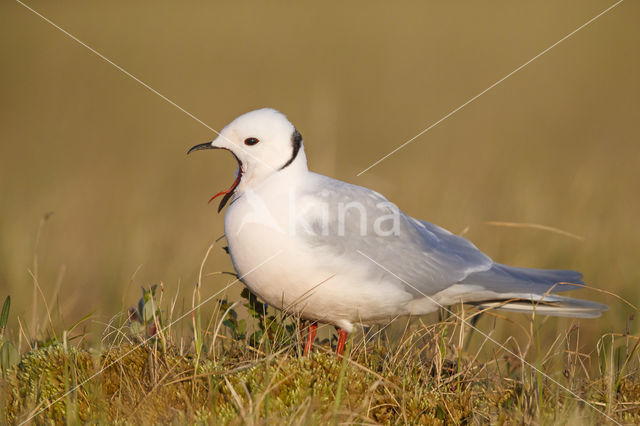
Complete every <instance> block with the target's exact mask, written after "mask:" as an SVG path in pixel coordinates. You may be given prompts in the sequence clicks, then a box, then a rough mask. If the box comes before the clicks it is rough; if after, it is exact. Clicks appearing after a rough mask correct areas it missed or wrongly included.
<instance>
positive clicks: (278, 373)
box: [7, 345, 640, 424]
mask: <svg viewBox="0 0 640 426" xmlns="http://www.w3.org/2000/svg"><path fill="white" fill-rule="evenodd" d="M373 349H375V348H373ZM231 353H232V354H234V357H233V358H223V359H221V360H218V361H217V363H215V364H214V363H213V362H212V361H207V360H204V361H200V362H198V363H197V367H196V361H195V359H194V358H193V357H191V356H180V355H179V354H178V353H177V352H176V351H175V350H168V351H167V352H166V353H162V352H159V351H156V350H154V348H152V347H145V346H141V347H133V346H130V345H121V346H114V347H111V348H108V349H107V350H105V351H104V352H102V353H98V354H95V355H92V354H91V353H90V352H88V351H86V350H82V349H69V350H68V351H65V350H64V349H63V348H62V347H60V346H52V347H48V348H43V349H39V350H37V351H33V352H31V353H29V354H27V355H25V356H24V357H23V358H22V360H21V362H20V363H19V364H18V365H17V366H16V367H14V369H13V370H11V371H10V376H9V378H8V381H7V383H8V384H9V388H10V391H9V398H8V403H7V408H8V410H7V411H8V420H9V422H10V423H16V422H19V421H22V420H26V418H27V417H28V415H29V413H33V412H34V410H35V409H36V407H38V408H39V409H42V408H44V411H43V412H42V413H40V414H38V417H37V422H38V423H49V422H53V423H62V422H65V421H68V420H71V421H73V420H74V419H75V420H78V421H80V422H82V423H99V424H111V423H120V424H159V423H172V422H173V423H191V424H207V423H209V424H239V423H252V422H253V423H262V422H268V423H278V422H293V423H325V422H345V423H351V422H355V423H370V422H373V423H381V424H398V423H412V424H459V423H463V424H464V423H514V422H518V423H523V422H524V423H527V422H531V421H537V422H539V423H553V422H557V421H558V420H559V419H560V418H561V416H565V417H567V416H569V417H570V416H577V415H580V416H584V415H585V414H587V412H586V411H585V410H590V409H589V408H586V407H584V406H583V405H581V404H577V403H576V401H575V399H573V398H572V397H571V396H569V395H567V394H566V393H564V392H561V391H559V388H558V387H557V386H556V385H554V384H552V383H548V382H547V383H545V386H544V394H543V401H544V406H543V407H541V409H540V410H537V408H536V404H537V402H536V401H537V396H536V393H535V389H536V388H535V386H533V382H528V381H527V382H524V383H522V382H520V381H518V380H514V379H509V380H504V379H503V378H502V377H501V376H500V375H499V374H496V371H487V370H486V369H485V368H486V367H483V366H481V365H475V364H473V363H471V362H470V361H469V360H466V359H461V360H458V359H456V360H452V359H444V360H442V361H439V362H436V360H435V359H428V358H424V357H422V358H421V357H420V356H413V355H412V354H409V355H411V356H406V357H405V358H403V361H399V360H397V359H394V358H390V356H389V354H387V353H386V351H384V350H379V351H376V350H372V351H368V356H367V357H366V358H365V357H364V356H363V355H362V354H360V355H358V354H356V356H355V357H354V358H353V360H352V361H348V362H347V363H346V370H345V376H344V382H343V384H344V388H343V389H344V391H343V394H342V395H340V401H341V403H340V404H339V405H338V406H337V407H336V406H335V404H336V402H335V401H336V397H337V395H336V392H337V382H338V377H339V376H340V372H341V369H342V368H343V364H342V362H341V361H340V360H338V359H337V358H336V357H335V355H333V354H324V353H316V354H314V355H313V356H312V357H310V358H300V357H298V356H297V355H296V353H295V351H293V350H291V351H289V352H284V353H281V354H278V355H277V356H270V357H266V358H255V355H251V356H249V355H247V352H246V351H245V352H242V351H239V352H231ZM241 353H243V354H244V355H242V356H241V355H239V354H241ZM98 372H100V374H97V375H96V376H95V378H93V379H92V380H90V381H88V382H87V383H85V384H82V382H83V381H84V380H86V379H88V378H91V377H92V376H93V375H95V374H96V373H98ZM480 373H483V377H482V378H480V377H478V376H479V375H480ZM74 383H78V384H81V386H79V387H78V389H77V390H76V391H75V392H73V393H72V394H71V395H70V398H66V397H63V398H60V397H61V396H63V395H64V394H65V392H66V391H67V390H69V389H70V388H71V387H73V385H74ZM579 393H580V394H581V395H582V396H584V397H585V399H588V400H593V401H596V400H598V398H599V397H600V396H601V395H602V383H600V382H598V381H594V382H591V383H590V385H589V384H585V386H583V388H581V390H580V391H579ZM616 398H617V401H616V403H617V406H616V407H618V410H617V411H614V412H616V413H619V414H616V415H617V416H618V418H619V419H620V420H624V421H625V422H632V423H633V422H637V421H638V420H639V419H640V412H639V411H640V410H639V408H638V407H639V406H638V405H634V404H633V403H634V402H637V401H639V400H640V381H639V380H638V379H637V377H635V376H630V377H628V378H625V379H624V380H622V381H621V382H620V386H619V387H618V389H617V394H616ZM54 401H56V402H55V403H54V404H51V403H52V402H54ZM49 404H51V406H49ZM576 413H577V414H576ZM588 414H591V415H592V416H594V413H593V412H591V411H588ZM595 415H597V413H596V414H595ZM559 416H560V417H559ZM573 418H577V417H573ZM591 418H594V419H595V418H596V417H591ZM536 419H537V420H536ZM598 420H602V419H601V418H598Z"/></svg>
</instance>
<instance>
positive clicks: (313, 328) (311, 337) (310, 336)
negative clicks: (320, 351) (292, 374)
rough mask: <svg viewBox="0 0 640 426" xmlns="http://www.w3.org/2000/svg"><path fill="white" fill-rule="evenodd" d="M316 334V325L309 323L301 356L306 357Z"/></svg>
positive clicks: (313, 322) (315, 323)
mask: <svg viewBox="0 0 640 426" xmlns="http://www.w3.org/2000/svg"><path fill="white" fill-rule="evenodd" d="M317 332H318V323H317V322H315V321H311V322H310V323H309V327H308V329H307V341H306V343H305V344H304V352H303V354H302V355H303V356H307V354H308V353H309V351H310V350H311V345H313V341H314V340H316V333H317Z"/></svg>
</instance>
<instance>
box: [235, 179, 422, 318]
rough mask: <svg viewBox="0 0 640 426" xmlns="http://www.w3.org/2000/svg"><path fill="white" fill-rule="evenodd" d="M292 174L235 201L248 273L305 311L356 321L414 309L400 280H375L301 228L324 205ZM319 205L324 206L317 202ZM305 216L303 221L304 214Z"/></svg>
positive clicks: (263, 290) (238, 242) (281, 300)
mask: <svg viewBox="0 0 640 426" xmlns="http://www.w3.org/2000/svg"><path fill="white" fill-rule="evenodd" d="M299 184H300V182H295V183H292V182H291V181H290V180H289V181H288V183H287V181H286V180H282V179H281V180H280V181H279V182H270V183H269V184H266V185H263V186H261V187H259V188H258V190H257V191H255V192H254V191H250V190H245V191H244V192H243V193H242V194H241V196H240V197H239V198H238V199H237V200H235V201H234V202H233V203H232V204H231V205H230V206H229V208H228V210H227V213H226V215H225V234H226V237H227V241H228V243H229V251H230V253H231V259H232V262H233V264H234V267H235V268H236V270H237V272H238V274H239V276H240V277H241V280H242V281H243V282H244V283H245V284H246V285H247V287H249V289H250V290H251V291H253V292H254V293H255V294H257V295H258V296H259V297H260V298H262V299H263V300H265V301H266V302H267V303H269V304H270V305H272V306H275V307H277V308H278V309H282V310H284V311H286V312H291V313H299V314H301V316H302V317H303V318H307V319H312V320H316V321H320V322H326V323H332V324H335V325H337V326H339V327H342V328H344V329H346V330H349V331H350V330H351V329H352V328H353V326H352V324H353V323H356V322H359V321H364V322H365V323H366V322H371V321H376V320H384V319H388V318H390V317H393V316H395V315H399V314H407V313H408V312H406V311H405V306H406V304H407V303H408V302H409V300H410V299H411V297H410V296H409V295H408V294H406V293H404V292H402V291H400V292H399V291H398V288H397V287H396V286H394V285H390V284H388V283H383V282H371V274H367V273H366V271H364V270H359V269H358V268H357V267H356V266H353V265H344V264H341V258H340V257H339V256H337V257H336V256H335V255H334V254H332V253H327V252H325V251H324V250H323V248H322V247H317V246H316V247H312V246H310V245H309V243H308V242H307V241H308V240H307V239H305V238H301V236H300V235H297V233H299V232H300V231H301V230H300V226H297V225H300V223H296V220H295V217H296V216H295V215H297V214H299V213H301V212H302V214H303V215H305V220H307V221H309V222H310V221H312V220H309V217H308V216H309V215H311V216H312V215H313V214H315V213H317V212H318V211H319V208H316V206H313V205H309V203H313V202H314V201H313V198H310V197H309V196H308V195H307V196H300V194H299V192H298V191H296V186H297V185H299ZM317 207H319V206H317ZM298 222H300V221H298Z"/></svg>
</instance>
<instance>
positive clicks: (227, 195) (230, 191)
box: [187, 142, 242, 213]
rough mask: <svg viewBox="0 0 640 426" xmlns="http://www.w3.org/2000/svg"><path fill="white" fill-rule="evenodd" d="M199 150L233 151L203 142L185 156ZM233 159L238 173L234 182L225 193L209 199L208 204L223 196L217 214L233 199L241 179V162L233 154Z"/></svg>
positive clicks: (219, 193)
mask: <svg viewBox="0 0 640 426" xmlns="http://www.w3.org/2000/svg"><path fill="white" fill-rule="evenodd" d="M201 149H226V150H227V151H229V152H230V153H231V154H233V151H231V150H230V149H227V148H223V147H220V146H215V145H213V142H205V143H201V144H199V145H196V146H194V147H192V148H191V149H189V151H187V155H188V154H191V153H192V152H193V151H200V150H201ZM233 158H235V159H236V161H237V162H238V172H237V174H236V180H235V181H234V182H233V184H232V185H231V187H229V189H227V190H225V191H220V192H218V193H217V194H216V195H214V196H213V197H211V199H210V200H209V202H212V201H213V200H215V199H216V198H218V197H219V196H221V195H224V197H222V200H221V201H220V204H219V205H218V213H220V210H222V208H223V207H224V206H225V205H226V204H227V203H228V202H229V200H230V199H231V197H233V194H234V192H235V189H236V187H237V186H238V184H239V183H240V179H242V161H240V159H239V158H238V157H236V155H235V154H233Z"/></svg>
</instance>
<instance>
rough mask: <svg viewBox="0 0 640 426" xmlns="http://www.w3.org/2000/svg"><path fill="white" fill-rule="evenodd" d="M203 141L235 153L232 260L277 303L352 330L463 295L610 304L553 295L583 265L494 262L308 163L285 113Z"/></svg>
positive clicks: (575, 310) (569, 307)
mask: <svg viewBox="0 0 640 426" xmlns="http://www.w3.org/2000/svg"><path fill="white" fill-rule="evenodd" d="M206 148H223V149H227V150H229V151H231V152H232V153H233V154H234V156H235V157H236V159H237V160H238V163H239V170H238V179H237V180H236V182H234V185H233V186H232V187H231V188H230V189H229V190H228V191H224V192H223V193H221V194H224V195H225V198H224V199H223V202H222V203H221V207H220V208H222V207H223V206H224V204H226V203H227V202H228V201H230V204H229V206H228V208H227V211H226V214H225V235H226V237H227V240H228V243H229V249H230V254H231V259H232V261H233V264H234V266H235V268H236V270H237V272H238V274H239V276H241V277H242V281H243V282H244V283H245V284H246V285H247V287H249V289H251V291H253V292H254V293H256V294H257V295H258V296H260V297H261V298H262V299H264V300H265V301H266V302H268V303H269V304H270V305H272V306H275V307H277V308H279V309H283V310H285V311H288V312H295V313H299V314H300V315H301V316H302V317H303V318H305V319H309V320H312V321H318V322H325V323H330V324H334V325H336V326H337V327H340V328H342V329H344V330H346V331H351V330H352V329H353V326H354V324H357V323H363V324H367V323H373V322H380V321H387V320H389V319H391V318H394V317H396V316H398V315H422V314H426V313H429V312H433V311H435V310H437V309H438V308H439V306H440V305H452V304H457V303H460V302H464V303H473V304H478V305H481V306H485V307H495V308H499V309H505V310H512V311H519V312H531V311H532V310H533V309H536V311H537V312H538V313H540V314H546V315H558V316H571V317H597V316H599V315H600V313H601V311H604V310H606V309H607V307H606V306H605V305H602V304H599V303H595V302H589V301H584V300H578V299H572V298H567V297H561V296H557V295H556V294H552V293H556V292H559V291H566V290H571V289H574V288H576V286H575V285H571V284H569V283H573V284H577V285H580V284H583V283H582V275H581V274H580V273H578V272H574V271H564V270H540V269H527V268H515V267H510V266H506V265H501V264H498V263H494V262H493V261H492V260H491V259H490V258H489V257H488V256H487V255H485V254H484V253H482V252H481V251H480V250H478V249H477V248H476V247H475V246H474V245H473V244H472V243H471V242H469V241H467V240H466V239H464V238H462V237H460V236H457V235H454V234H452V233H450V232H448V231H446V230H445V229H442V228H440V227H438V226H436V225H433V224H431V223H428V222H424V221H420V220H417V219H414V218H411V217H409V216H407V215H405V214H404V213H402V212H401V211H400V210H398V209H397V207H395V206H394V205H393V204H391V203H390V202H389V201H388V200H387V199H386V198H384V197H383V196H382V195H380V194H378V193H376V192H374V191H372V190H370V189H367V188H363V187H360V186H356V185H351V184H349V183H345V182H341V181H338V180H335V179H331V178H329V177H326V176H323V175H319V174H316V173H313V172H310V171H309V170H308V168H307V160H306V156H305V152H304V146H303V145H302V138H301V136H300V134H299V133H298V132H297V130H296V129H295V128H294V126H293V125H292V124H291V123H289V121H288V120H287V119H286V117H285V116H284V115H283V114H281V113H279V112H278V111H275V110H273V109H261V110H257V111H252V112H249V113H247V114H244V115H242V116H240V117H238V118H237V119H235V120H234V121H233V122H231V123H230V124H229V125H228V126H226V127H225V128H224V129H223V130H222V131H221V133H220V135H219V137H218V138H216V139H215V140H214V141H213V142H211V143H207V144H201V145H197V146H196V147H194V148H192V150H197V149H206ZM190 152H191V151H190ZM221 194H219V195H221ZM274 256H275V257H274ZM270 258H272V259H270ZM268 259H270V260H268ZM267 260H268V261H267ZM265 261H266V262H265ZM263 263H264V264H263ZM534 302H541V303H534Z"/></svg>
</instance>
